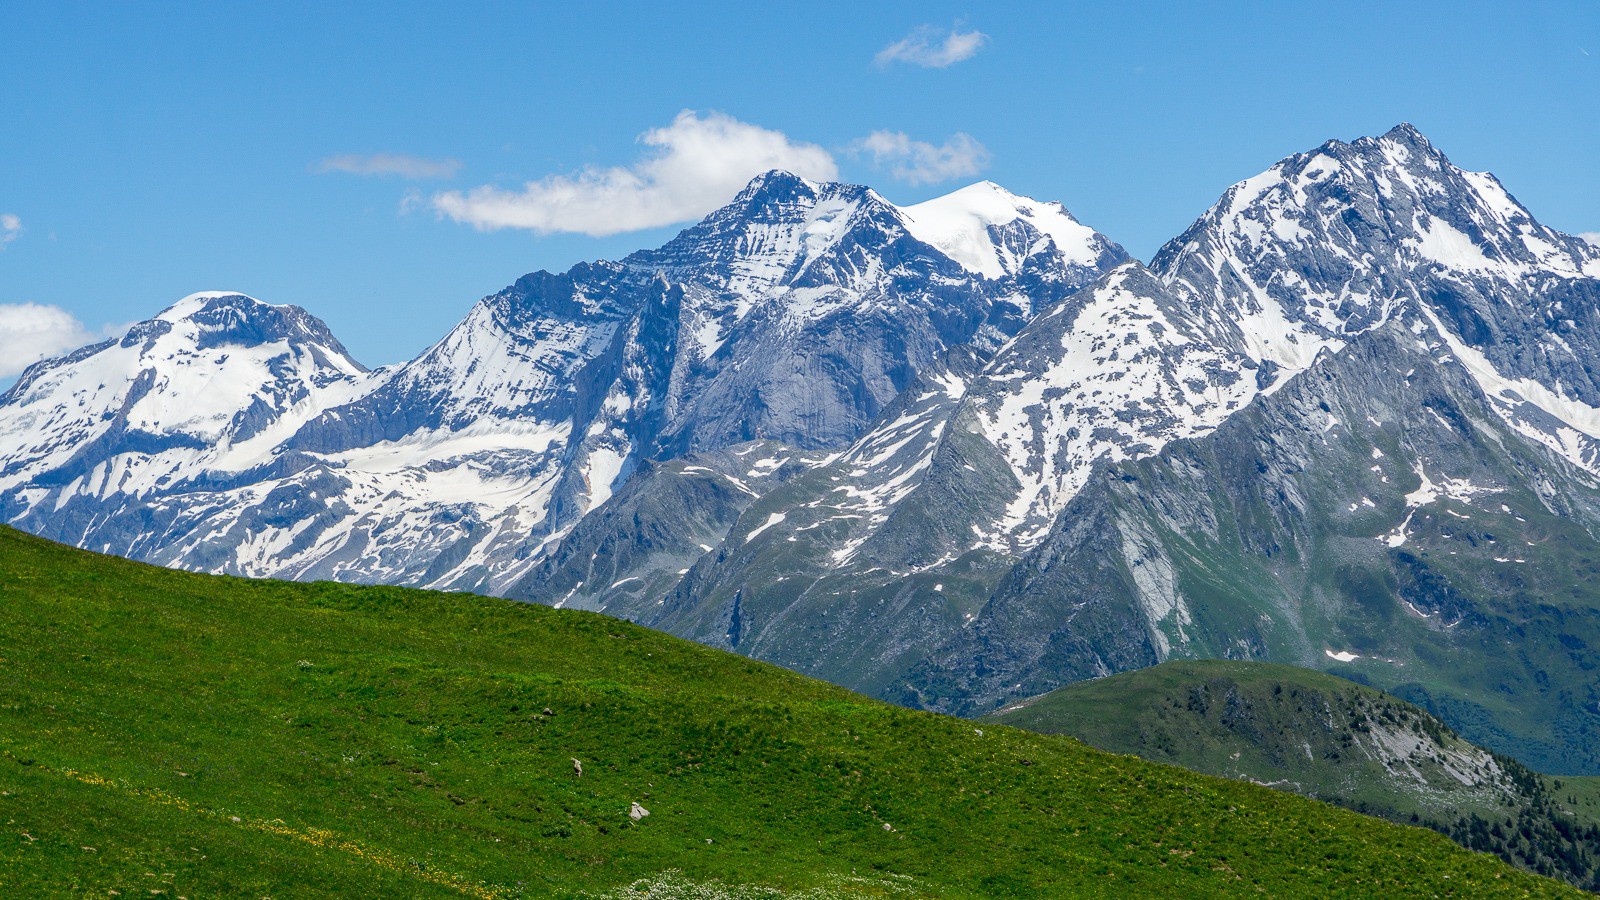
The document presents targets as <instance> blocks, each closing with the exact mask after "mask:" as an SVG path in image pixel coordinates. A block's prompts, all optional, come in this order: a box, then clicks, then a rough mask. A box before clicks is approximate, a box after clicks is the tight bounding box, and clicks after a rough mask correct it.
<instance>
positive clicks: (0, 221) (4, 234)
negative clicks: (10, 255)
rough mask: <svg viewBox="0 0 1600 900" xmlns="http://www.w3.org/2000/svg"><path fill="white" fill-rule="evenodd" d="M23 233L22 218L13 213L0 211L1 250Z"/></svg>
mask: <svg viewBox="0 0 1600 900" xmlns="http://www.w3.org/2000/svg"><path fill="white" fill-rule="evenodd" d="M21 235H22V220H21V219H20V218H18V217H17V216H15V215H13V214H11V213H0V250H4V249H5V248H6V245H7V244H9V243H11V242H12V241H14V240H16V239H17V238H18V237H20V236H21Z"/></svg>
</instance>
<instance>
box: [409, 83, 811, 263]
mask: <svg viewBox="0 0 1600 900" xmlns="http://www.w3.org/2000/svg"><path fill="white" fill-rule="evenodd" d="M639 141H640V143H643V144H644V145H645V146H646V147H648V148H650V152H649V154H648V155H647V156H646V157H645V158H644V159H642V160H640V161H639V162H636V163H634V164H633V165H631V166H613V167H610V168H599V167H590V168H586V169H584V170H582V171H580V172H576V173H574V174H571V175H549V176H546V177H544V178H541V179H540V180H538V181H530V182H528V183H527V184H524V185H523V186H522V188H521V190H506V189H503V188H499V187H495V186H493V185H484V186H482V187H476V188H473V189H472V190H469V191H446V192H443V193H439V194H435V195H434V196H433V201H432V202H433V207H434V209H436V210H438V211H439V213H440V214H442V215H445V216H449V217H450V218H451V219H454V220H455V221H457V222H465V223H468V224H470V225H472V226H474V227H476V228H479V229H483V230H491V229H497V228H526V229H529V230H531V231H535V232H539V233H541V234H548V233H554V232H573V233H577V234H587V235H593V236H596V237H598V236H601V235H608V234H621V233H623V232H627V231H639V230H641V229H645V228H657V227H660V226H662V225H671V224H673V223H676V222H686V221H689V220H691V219H697V218H699V217H701V216H703V215H705V214H706V213H709V212H711V211H712V210H714V209H716V208H717V207H718V206H720V205H722V204H724V203H726V202H728V198H730V197H732V196H733V195H734V194H736V193H738V191H739V189H740V188H742V187H744V186H745V184H746V183H747V182H748V181H749V180H750V179H751V178H753V177H755V176H756V175H759V174H761V173H762V172H765V171H768V170H769V169H787V170H788V171H790V172H793V173H795V174H796V175H800V176H803V177H806V178H815V179H819V180H824V181H831V180H833V179H835V178H837V177H838V172H839V170H838V166H837V165H836V164H835V163H834V160H833V156H832V155H831V154H830V153H828V151H826V150H824V149H822V148H821V147H818V146H817V145H815V144H807V143H801V142H797V141H793V140H791V139H790V138H789V137H788V136H787V135H785V134H784V133H783V132H781V131H773V130H771V129H767V128H762V127H760V126H757V125H751V124H749V123H747V122H741V121H739V120H738V119H735V118H733V117H731V116H727V115H723V114H722V113H715V112H713V113H706V114H704V115H702V114H700V113H698V112H695V111H693V110H684V111H683V112H681V113H679V114H678V116H677V118H675V119H673V120H672V124H670V125H667V126H665V127H663V128H655V129H651V130H650V131H647V132H645V133H644V134H642V135H640V137H639Z"/></svg>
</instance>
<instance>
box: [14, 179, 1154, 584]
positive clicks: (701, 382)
mask: <svg viewBox="0 0 1600 900" xmlns="http://www.w3.org/2000/svg"><path fill="white" fill-rule="evenodd" d="M917 210H921V211H917ZM957 238H959V240H960V241H961V242H962V243H961V244H960V247H959V251H958V252H959V255H960V256H959V258H956V257H952V256H950V255H948V254H947V253H946V252H945V251H943V250H941V249H939V248H938V246H936V245H935V244H933V243H930V242H929V241H932V240H941V241H946V242H949V241H951V240H955V239H957ZM985 241H987V242H988V243H989V244H991V245H992V249H990V250H988V251H985V250H984V249H983V245H984V243H985ZM985 254H987V255H985ZM1124 258H1126V256H1125V254H1124V253H1123V252H1122V251H1121V249H1120V248H1118V247H1117V246H1116V245H1115V244H1113V243H1111V242H1110V241H1108V240H1107V239H1105V238H1104V237H1101V236H1100V235H1098V234H1096V233H1094V232H1093V231H1092V230H1090V229H1087V228H1085V227H1084V226H1082V225H1079V224H1078V223H1077V222H1076V221H1075V220H1073V219H1072V217H1071V216H1070V215H1069V214H1068V213H1067V212H1066V211H1065V210H1064V209H1062V208H1061V207H1060V206H1059V205H1056V204H1045V203H1038V202H1036V201H1032V200H1027V199H1026V198H1019V197H1015V196H1012V195H1009V194H1006V193H1005V192H1003V191H1001V190H1000V189H999V188H997V187H994V186H992V185H980V186H975V187H974V188H972V189H968V190H966V191H963V192H958V194H957V195H953V196H952V197H951V198H946V199H944V200H942V201H933V203H932V204H923V205H922V206H921V207H916V208H910V209H909V210H902V209H900V208H898V207H895V206H894V205H892V204H890V203H888V202H887V201H885V200H884V199H883V198H882V197H880V196H878V195H877V194H876V193H875V192H873V191H872V190H870V189H868V188H864V187H860V186H855V185H845V184H826V183H824V184H819V183H814V182H809V181H806V180H804V179H801V178H798V177H795V176H793V175H789V174H787V173H783V172H771V173H767V174H765V175H762V176H760V177H758V178H757V179H755V180H754V181H752V182H751V183H750V185H749V186H748V187H747V188H746V189H745V190H744V191H742V192H741V193H740V194H739V195H738V196H737V197H736V198H734V200H733V202H732V203H730V204H729V205H728V206H727V207H725V208H723V209H721V210H719V211H717V212H715V213H713V214H712V215H711V216H709V217H707V219H706V220H705V221H703V222H701V223H700V224H698V225H696V226H695V227H693V228H690V229H688V230H686V231H684V232H683V233H682V234H680V235H679V236H678V237H677V238H675V239H674V240H673V241H671V242H669V243H668V244H667V245H665V246H664V247H662V248H660V249H658V250H649V251H641V252H639V253H636V254H634V255H632V256H630V257H628V258H627V259H625V260H622V261H621V262H598V263H593V264H585V265H579V266H576V267H574V268H573V269H571V270H569V271H567V272H565V273H562V274H560V275H553V274H549V273H543V272H540V273H535V274H533V275H529V276H527V277H525V278H523V279H520V280H519V281H518V282H517V283H515V284H514V285H512V286H511V287H509V288H507V289H506V290H504V291H502V292H500V293H498V294H496V295H494V296H491V297H488V298H485V299H484V300H483V301H481V302H480V303H478V304H477V305H476V306H474V307H473V308H472V310H471V311H470V312H469V313H468V315H467V316H466V318H465V319H464V320H463V321H462V322H461V323H460V324H459V325H458V326H457V327H456V328H454V329H453V330H452V331H451V332H450V333H449V334H448V335H446V336H445V338H444V339H443V340H441V341H440V342H439V343H438V344H436V345H435V346H433V347H432V348H430V349H429V350H427V351H426V352H425V353H423V354H422V355H421V356H419V357H418V358H417V359H415V360H412V361H411V362H408V363H406V364H403V365H400V366H395V367H392V368H390V369H386V370H384V371H381V372H378V373H371V374H368V373H365V372H364V370H362V369H361V368H360V366H358V365H357V364H356V363H354V362H353V361H351V360H350V359H349V358H348V356H347V355H346V354H345V353H344V351H343V350H342V348H339V347H338V344H337V342H336V341H334V340H333V339H332V337H331V336H329V335H327V333H326V329H325V328H323V327H322V325H321V323H318V322H316V321H315V320H314V319H311V318H310V317H309V316H308V315H307V314H305V313H303V312H302V311H299V310H290V311H287V312H282V313H277V314H276V315H278V316H279V317H280V318H283V319H285V321H286V322H289V323H301V324H299V325H298V328H299V330H298V331H297V330H295V329H294V328H292V327H290V326H289V325H279V326H273V325H271V324H260V323H258V322H256V319H261V320H263V321H265V320H266V319H270V317H271V316H270V315H269V314H268V313H267V312H265V311H266V310H274V309H277V308H275V307H268V306H266V305H265V304H259V303H256V302H255V301H245V300H243V299H240V300H238V301H237V302H234V301H229V300H227V298H224V297H220V296H218V297H213V296H211V295H197V296H196V297H194V298H189V299H188V300H185V301H184V302H183V303H181V304H179V305H178V306H177V307H174V308H173V309H172V310H169V311H168V312H166V313H163V314H162V316H160V317H158V318H157V319H154V320H152V321H151V322H147V323H142V324H141V325H139V326H136V327H135V328H134V329H133V330H132V331H131V332H130V334H129V336H128V337H127V338H126V339H125V340H123V341H122V342H120V343H119V344H114V345H113V344H108V345H106V346H105V347H101V348H87V349H86V350H84V351H80V352H79V353H78V354H75V355H73V356H72V357H69V358H66V359H63V360H59V361H53V362H50V363H46V364H42V365H40V366H37V367H35V368H34V369H33V370H30V372H29V373H27V374H26V375H25V376H24V377H23V379H22V380H21V381H20V382H19V383H18V385H17V386H16V388H14V389H13V390H12V391H11V392H10V393H9V394H8V395H7V399H6V402H5V403H4V405H3V406H0V416H4V417H5V419H6V420H7V421H9V422H13V423H15V424H13V425H11V426H10V427H3V428H0V460H3V465H4V469H3V470H0V471H4V472H5V473H6V477H7V478H8V479H9V480H8V481H7V482H6V484H5V486H4V490H5V493H4V494H3V500H0V502H3V503H4V504H5V506H4V509H5V510H6V512H7V518H8V519H9V520H10V521H13V522H15V523H17V524H19V525H21V526H23V527H25V528H28V529H30V530H33V531H36V532H38V533H41V534H45V535H48V536H51V537H58V538H62V539H65V540H69V541H71V542H73V543H77V544H80V545H83V546H90V547H94V548H96V549H102V550H109V551H112V552H119V553H124V554H128V555H131V556H136V557H139V558H143V559H147V560H151V561H155V562H160V563H164V564H168V565H176V566H185V567H194V568H202V569H208V570H216V571H223V572H231V573H237V574H245V575H272V576H279V577H291V578H333V579H340V580H352V581H384V582H397V583H407V584H422V585H429V586H438V587H453V588H467V589H475V590H484V591H503V590H505V589H506V588H507V587H508V586H509V585H511V584H513V583H515V582H516V581H517V580H518V579H520V578H521V577H522V576H523V575H524V574H525V573H526V571H527V570H528V569H529V568H530V567H531V566H532V565H534V564H535V563H536V562H538V561H539V560H540V559H541V558H542V556H543V555H544V553H545V552H546V551H547V550H548V549H549V548H551V547H553V546H554V545H555V543H556V542H557V541H558V540H559V539H560V538H561V537H562V536H563V535H565V534H566V533H567V531H568V530H569V529H570V528H571V527H572V526H573V525H574V524H575V523H577V522H578V521H579V520H580V519H582V517H583V516H584V515H585V514H586V513H588V512H589V511H591V510H594V509H596V508H598V507H601V506H603V505H604V504H605V502H606V501H607V500H608V499H609V498H610V497H611V496H612V495H613V493H614V491H616V490H617V489H618V488H620V487H621V486H622V485H623V484H625V483H626V482H627V481H628V480H629V479H630V477H631V475H632V473H633V472H634V470H635V469H636V468H637V467H639V466H640V465H641V464H642V463H643V462H644V461H645V460H648V459H662V458H671V457H675V456H680V455H683V454H685V453H698V454H707V453H715V452H717V451H719V450H723V449H725V448H728V447H731V446H735V445H741V444H747V443H749V442H752V441H777V442H779V443H781V444H783V445H785V446H790V447H793V448H795V450H796V451H821V450H829V449H836V448H840V447H843V446H845V445H847V444H848V443H849V442H850V441H852V440H854V439H855V438H856V437H858V436H859V435H860V434H861V433H862V431H863V430H865V428H866V427H867V426H868V424H869V423H870V422H871V421H872V420H873V418H874V417H875V416H876V415H877V414H878V413H879V412H880V411H881V409H882V408H883V407H884V406H885V405H886V404H888V403H890V402H891V401H892V400H893V399H894V398H895V396H896V395H897V394H898V393H899V392H900V391H901V390H903V389H904V388H905V387H906V386H907V385H908V384H909V383H911V382H912V380H914V379H915V378H916V376H917V373H918V372H919V371H920V370H921V369H923V368H925V367H927V366H928V365H930V364H931V363H932V362H933V361H934V360H936V359H938V358H939V357H940V356H941V355H942V354H943V353H944V352H945V351H947V350H948V349H949V348H951V347H955V346H960V345H966V344H974V345H977V346H982V347H991V348H992V347H995V346H998V345H999V344H1000V343H1002V342H1004V341H1005V340H1007V339H1009V338H1010V337H1011V336H1012V335H1014V334H1015V333H1016V332H1017V331H1018V330H1019V329H1020V328H1022V326H1023V325H1024V324H1025V323H1026V321H1027V320H1028V319H1029V318H1030V317H1031V316H1032V315H1033V313H1034V312H1035V311H1036V310H1037V309H1039V308H1044V307H1048V306H1050V305H1051V304H1054V303H1056V302H1059V301H1060V300H1061V299H1062V298H1064V297H1067V296H1069V295H1070V294H1071V293H1073V292H1074V291H1076V290H1077V289H1078V288H1079V287H1080V286H1082V285H1083V284H1084V283H1086V282H1088V281H1090V280H1093V278H1094V277H1095V276H1096V275H1097V274H1098V273H1099V271H1100V270H1101V269H1103V268H1104V267H1105V266H1108V265H1111V264H1114V263H1116V262H1119V261H1121V260H1122V259H1124ZM972 259H979V260H980V261H983V262H982V264H981V265H980V266H979V268H976V269H975V268H969V265H970V264H971V260H972ZM1001 260H1003V263H1001V262H999V261H1001ZM991 262H992V265H991ZM198 304H209V305H208V306H206V307H205V309H204V310H198V309H197V311H194V312H193V314H192V315H191V310H190V307H196V306H197V305H198ZM226 304H232V305H227V309H230V310H231V309H235V308H237V309H242V310H245V312H244V313H239V312H232V313H227V314H226V315H233V316H235V317H239V316H242V317H243V319H242V320H241V322H234V321H233V320H231V319H225V314H224V313H222V312H216V311H211V312H208V311H206V310H211V308H212V307H216V308H217V309H221V308H222V307H223V306H224V305H226ZM252 315H253V316H254V318H251V316H252ZM207 316H210V317H212V318H216V317H218V316H224V318H223V319H218V322H219V323H220V324H214V323H212V322H211V319H208V318H206V317H207ZM189 318H194V320H195V321H194V324H193V325H192V326H190V327H180V328H173V327H171V326H172V325H173V324H174V323H182V322H185V321H188V320H189ZM230 323H231V324H230ZM274 327H277V330H276V331H274V330H273V328H274ZM280 332H281V333H280ZM147 335H155V336H156V338H159V340H155V338H151V339H149V340H146V336H147ZM140 341H143V343H139V342H140ZM152 341H154V342H152ZM136 347H137V348H142V349H140V350H138V351H137V352H136V351H135V350H134V349H133V348H136ZM141 354H142V355H141ZM317 367H321V368H317ZM323 369H326V370H327V371H322V370H323ZM168 370H172V373H171V374H169V371H168ZM178 373H185V374H181V375H180V374H178ZM147 383H148V384H147ZM150 384H153V385H154V387H155V390H154V392H152V390H151V387H149V386H148V385H150ZM58 394H59V396H57V395H58ZM147 395H148V396H147ZM124 406H129V411H130V413H131V414H132V415H133V416H134V418H133V420H132V421H131V423H128V424H126V425H124V424H121V423H120V422H118V421H115V420H116V416H117V415H118V414H120V413H119V410H121V409H122V407H124ZM68 410H70V411H71V415H70V416H69V415H66V411H68ZM147 410H153V412H146V411H147ZM179 412H181V415H179ZM235 419H236V420H237V421H236V422H235V421H234V420H235ZM228 423H233V424H228ZM97 466H98V467H100V468H99V469H98V474H96V471H97V470H96V467H97ZM79 476H82V477H79ZM74 479H77V480H74ZM57 483H59V485H60V486H53V485H57ZM125 488H126V489H125ZM74 497H82V498H84V499H83V500H82V501H81V502H80V503H79V505H78V506H73V505H72V503H73V500H72V498H74ZM80 508H81V512H79V511H78V510H79V509H80Z"/></svg>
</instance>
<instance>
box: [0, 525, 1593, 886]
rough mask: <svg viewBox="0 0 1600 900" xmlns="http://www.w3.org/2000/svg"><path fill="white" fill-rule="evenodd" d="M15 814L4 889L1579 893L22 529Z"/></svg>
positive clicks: (1115, 764)
mask: <svg viewBox="0 0 1600 900" xmlns="http://www.w3.org/2000/svg"><path fill="white" fill-rule="evenodd" d="M546 709H548V710H549V711H550V712H549V713H548V714H547V713H546V712H545V710H546ZM574 758H576V759H578V760H581V761H582V764H583V775H582V777H581V778H580V777H578V776H577V774H576V773H575V771H574V766H573V759H574ZM633 803H639V804H641V805H642V806H643V807H645V808H647V809H648V810H649V811H650V815H649V816H648V817H645V818H643V819H641V820H639V821H637V822H635V821H633V820H632V819H631V818H630V817H629V810H630V807H631V805H632V804H633ZM0 823H3V828H0V894H3V895H4V896H7V897H31V896H97V897H106V896H111V895H112V894H111V892H112V891H115V892H117V895H119V896H122V897H133V896H143V897H150V896H164V897H168V898H171V897H187V898H198V897H208V896H250V897H261V896H274V897H290V896H293V897H308V896H415V897H424V896H471V897H517V896H526V897H572V896H584V895H589V896H646V895H649V896H654V897H673V896H697V897H718V896H721V897H756V896H760V897H780V896H787V897H808V898H822V897H833V896H864V897H874V896H881V897H889V896H895V897H956V898H960V897H1028V898H1036V897H1056V896H1075V895H1088V896H1117V897H1128V896H1173V895H1177V894H1180V893H1182V894H1185V895H1188V896H1217V895H1261V896H1271V897H1289V896H1307V897H1319V898H1320V897H1326V896H1328V895H1329V894H1330V893H1336V894H1337V895H1338V896H1394V895H1396V894H1401V893H1403V894H1405V895H1407V896H1419V897H1428V896H1460V897H1469V896H1470V897H1485V896H1563V895H1567V894H1569V893H1571V890H1570V888H1568V887H1567V886H1565V885H1563V884H1561V883H1559V882H1556V881H1553V880H1549V879H1543V878H1538V877H1535V876H1531V875H1527V874H1525V873H1522V872H1518V871H1516V870H1514V869H1512V868H1510V867H1508V866H1506V865H1504V864H1502V863H1501V862H1499V861H1498V860H1496V859H1493V858H1492V857H1489V856H1486V855H1482V854H1473V853H1468V852H1466V851H1464V850H1461V849H1460V848H1458V847H1456V846H1454V845H1452V844H1451V843H1450V842H1448V841H1447V840H1445V839H1444V838H1443V837H1441V836H1439V835H1436V834H1433V833H1431V832H1428V831H1425V830H1422V829H1415V828H1405V827H1400V826H1395V825H1390V824H1388V823H1385V822H1381V821H1379V820H1376V819H1372V818H1369V817H1365V816H1360V815H1358V814H1355V813H1352V812H1348V811H1345V810H1340V809H1337V808H1334V807H1332V806H1328V805H1325V804H1320V803H1315V802H1313V801H1309V800H1306V799H1303V798H1300V797H1296V796H1293V795H1289V794H1284V793H1280V792H1276V791H1271V790H1267V789H1265V788H1261V787H1257V786H1255V785H1251V784H1244V783H1239V782H1235V781H1228V780H1223V779H1215V778H1210V777H1205V776H1201V775H1195V774H1192V773H1189V772H1186V771H1183V770H1180V769H1176V768H1172V767H1167V766H1161V765H1154V764H1151V763H1147V762H1143V761H1140V760H1137V759H1132V758H1128V757H1120V756H1114V755H1111V754H1106V753H1103V752H1100V751H1097V750H1093V749H1090V748H1087V747H1085V746H1084V745H1082V744H1080V743H1078V742H1077V741H1074V740H1070V739H1066V738H1061V737H1052V736H1044V735H1037V734H1031V733H1028V732H1023V731H1018V730H1015V729H1011V728H1008V727H1004V726H996V725H988V724H981V723H979V724H975V723H971V722H965V721H962V720H958V719H952V718H946V717H941V716H936V715H931V714H927V713H919V712H912V711H908V710H904V709H899V708H895V707H891V706H887V705H885V704H882V703H878V702H875V701H872V700H869V699H866V698H864V697H861V696H859V695H855V694H851V693H849V692H847V691H844V690H841V689H838V688H835V687H831V686H829V685H826V684H823V683H821V682H817V681H814V680H811V679H807V678H804V677H801V676H798V675H796V674H793V673H791V672H787V671H784V670H781V669H777V668H775V667H772V666H768V665H764V664H760V663H756V662H752V661H750V660H747V659H744V658H741V657H738V656H734V655H730V654H727V653H722V652H718V651H713V650H709V649H706V648H703V647H700V646H697V645H694V644H690V643H688V642H685V641H681V640H678V639H675V638H672V637H669V636H667V635H664V634H660V633H656V632H652V631H648V630H645V629H642V628H638V627H634V626H632V625H629V624H627V623H625V622H622V621H619V620H615V619H610V618H607V617H604V616H600V615H595V614H590V613H580V612H572V611H562V610H553V609H547V608H543V607H538V606H524V605H518V604H515V603H511V602H508V601H500V600H489V599H483V598H479V597H472V596H466V595H451V594H440V593H430V592H423V591H412V590H404V589H398V588H383V587H357V586H349V585H338V584H330V583H319V584H290V583H281V582H256V581H245V580H239V579H230V578H218V577H212V576H205V575H195V574H188V573H182V572H174V571H169V570H164V569H159V568H153V567H149V566H144V565H140V564H136V563H132V562H128V561H125V560H121V559H115V558H111V557H103V556H97V555H93V554H88V553H84V552H82V551H77V550H72V549H70V548H66V547H63V546H60V545H57V544H52V543H49V542H46V541H43V540H39V539H36V538H32V537H28V536H25V535H23V534H21V533H18V532H16V531H12V530H9V529H0ZM767 889H771V890H770V891H769V890H767ZM157 892H162V893H157ZM1573 895H1574V896H1577V895H1576V894H1575V893H1574V894H1573Z"/></svg>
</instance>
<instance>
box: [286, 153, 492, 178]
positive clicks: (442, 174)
mask: <svg viewBox="0 0 1600 900" xmlns="http://www.w3.org/2000/svg"><path fill="white" fill-rule="evenodd" d="M316 171H318V172H323V173H327V172H344V173H347V174H350V175H394V176H398V177H400V178H410V179H414V180H419V181H420V180H422V179H427V178H450V177H452V176H454V175H455V174H456V173H457V172H459V171H461V160H459V159H425V158H423V157H421V156H407V155H405V154H404V153H374V154H372V155H370V156H359V155H356V154H352V153H346V154H342V155H339V156H330V157H327V158H326V159H324V160H322V162H320V163H318V164H317V165H316Z"/></svg>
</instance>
